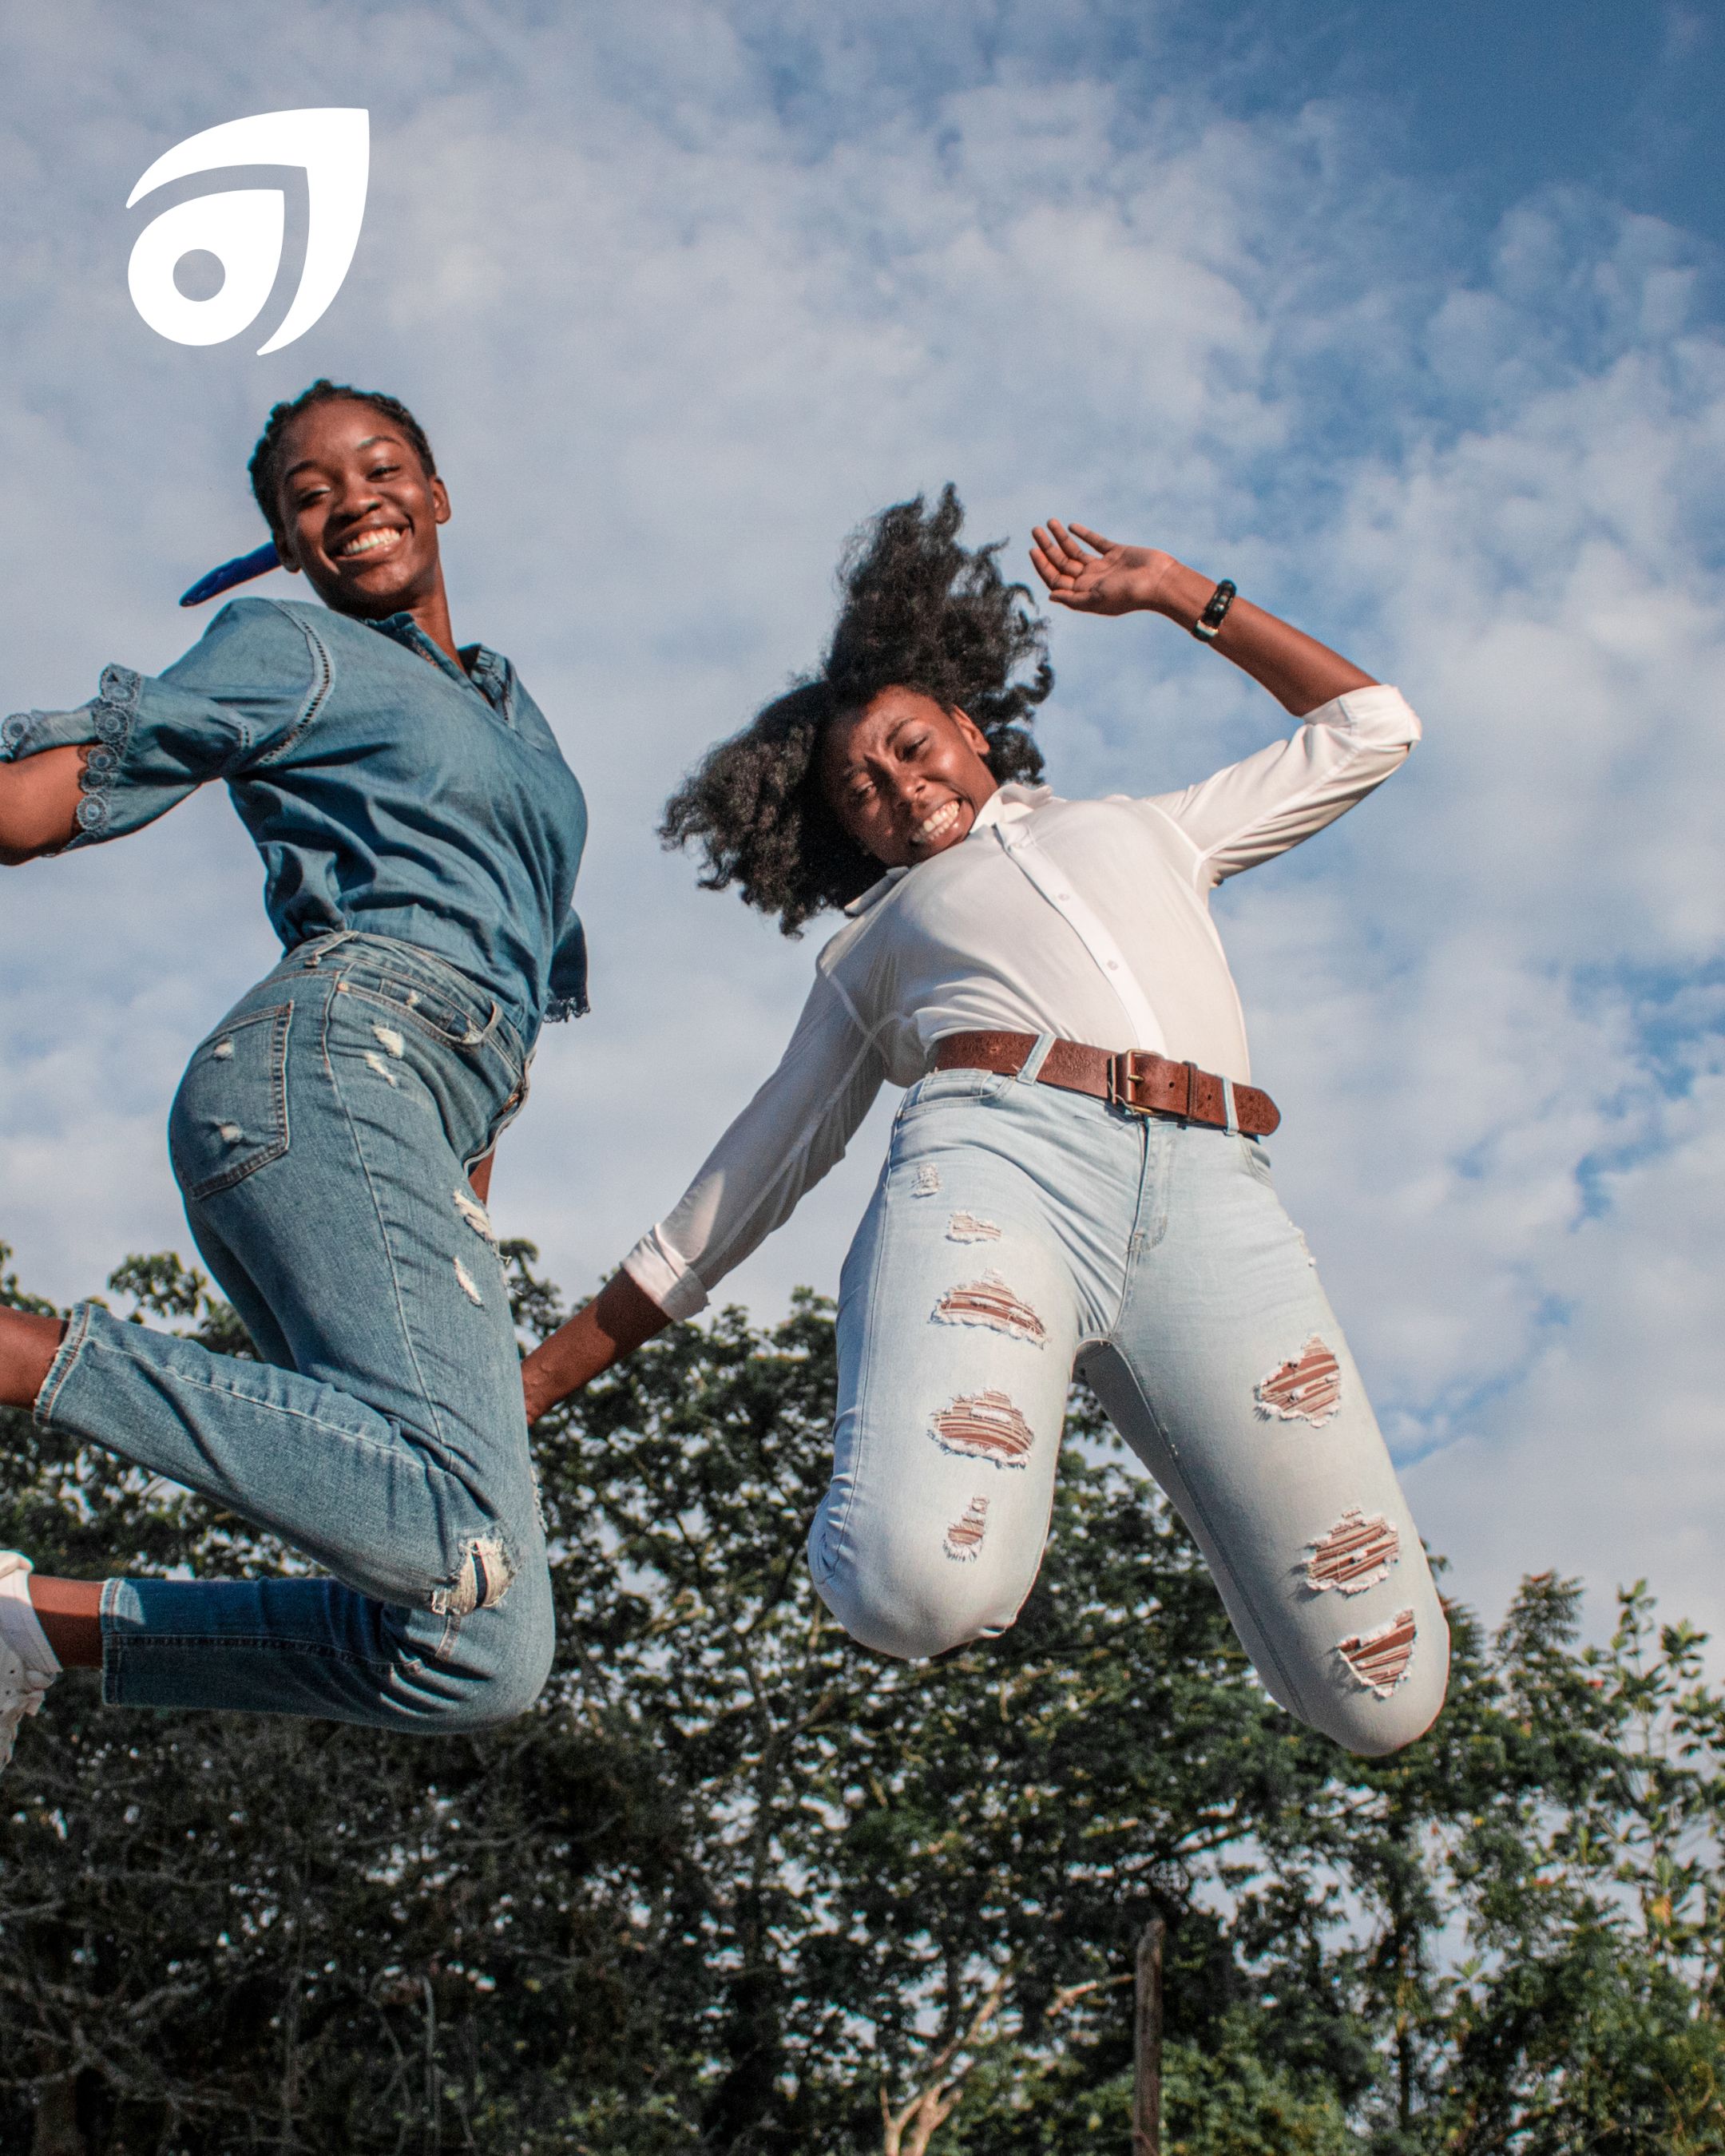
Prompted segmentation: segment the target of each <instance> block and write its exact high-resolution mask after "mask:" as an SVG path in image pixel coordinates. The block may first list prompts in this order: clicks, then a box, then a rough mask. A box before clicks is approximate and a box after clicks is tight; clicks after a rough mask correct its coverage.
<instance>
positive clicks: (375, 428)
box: [276, 398, 449, 620]
mask: <svg viewBox="0 0 1725 2156" xmlns="http://www.w3.org/2000/svg"><path fill="white" fill-rule="evenodd" d="M280 473H281V477H280V480H279V481H278V482H277V488H276V506H277V511H278V513H279V515H280V520H281V526H282V534H283V536H282V537H281V539H280V540H279V541H278V542H277V544H278V547H279V550H280V554H281V557H282V562H283V564H284V566H285V567H288V568H290V569H303V570H304V571H305V574H306V576H307V577H309V578H310V580H311V584H312V586H313V588H314V589H315V590H316V593H317V595H318V597H319V598H321V600H322V601H323V603H324V604H325V605H326V606H328V607H332V608H334V609H335V610H336V613H347V614H357V615H358V616H360V617H361V618H362V619H372V620H378V619H382V617H384V616H385V615H388V614H393V613H403V612H411V611H414V610H417V609H418V608H420V607H422V606H424V604H425V603H428V602H429V601H431V600H433V599H434V598H437V597H439V596H440V594H441V592H442V588H443V568H442V565H441V563H440V562H439V557H438V544H437V527H438V526H439V524H444V523H447V522H448V521H449V495H448V494H447V493H446V492H445V491H444V483H443V481H442V480H440V479H435V478H434V477H432V476H431V475H429V473H428V472H427V471H426V470H425V467H424V465H422V464H421V463H420V461H419V456H418V451H417V450H416V449H414V447H413V444H412V443H411V442H410V441H409V440H408V439H407V437H406V435H404V434H403V433H402V432H401V430H400V429H398V427H397V426H396V424H395V423H394V422H393V420H391V419H390V418H388V417H387V416H386V415H385V414H384V413H382V412H379V411H377V409H376V408H374V407H373V406H372V405H370V404H360V403H353V402H352V401H350V400H349V399H347V398H330V399H327V400H326V401H325V402H324V403H318V404H313V405H311V406H310V407H309V408H307V409H306V410H305V411H304V412H302V413H300V415H299V417H298V418H296V419H295V420H294V421H293V422H292V423H291V424H290V426H289V428H288V429H287V431H286V433H285V434H284V435H283V437H282V443H281V456H280Z"/></svg>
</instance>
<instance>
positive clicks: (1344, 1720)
mask: <svg viewBox="0 0 1725 2156" xmlns="http://www.w3.org/2000/svg"><path fill="white" fill-rule="evenodd" d="M1325 1675H1326V1678H1327V1686H1326V1689H1325V1690H1324V1691H1323V1692H1322V1695H1321V1696H1320V1697H1317V1699H1316V1700H1314V1701H1312V1702H1310V1705H1311V1707H1312V1711H1311V1712H1308V1713H1306V1714H1304V1715H1302V1716H1301V1719H1302V1720H1304V1721H1306V1722H1309V1723H1310V1724H1311V1725H1312V1727H1313V1728H1315V1729H1317V1730H1321V1731H1322V1733H1323V1734H1324V1735H1325V1736H1326V1737H1328V1738H1331V1739H1332V1741H1333V1742H1334V1743H1337V1744H1339V1745H1341V1746H1342V1747H1343V1749H1344V1750H1346V1751H1348V1752H1352V1753H1355V1754H1357V1755H1358V1757H1359V1758H1366V1759H1381V1758H1384V1757H1385V1756H1386V1755H1387V1754H1389V1753H1392V1752H1399V1751H1400V1750H1402V1748H1404V1746H1406V1745H1409V1744H1411V1743H1414V1740H1415V1739H1416V1738H1420V1737H1423V1736H1424V1735H1425V1732H1426V1731H1427V1730H1428V1729H1430V1727H1431V1725H1432V1724H1433V1722H1435V1721H1436V1720H1437V1717H1438V1715H1439V1713H1440V1711H1441V1709H1442V1707H1443V1704H1444V1696H1445V1691H1447V1689H1448V1686H1449V1676H1450V1628H1449V1626H1448V1625H1447V1624H1446V1623H1445V1621H1444V1618H1443V1616H1442V1614H1441V1613H1440V1611H1438V1610H1435V1609H1434V1610H1431V1611H1430V1612H1424V1611H1422V1612H1420V1613H1418V1614H1416V1613H1415V1611H1414V1609H1410V1608H1404V1609H1397V1610H1394V1611H1393V1612H1392V1613H1391V1614H1390V1615H1389V1616H1388V1617H1387V1618H1385V1619H1384V1620H1383V1621H1381V1622H1380V1623H1378V1624H1376V1625H1367V1626H1363V1627H1361V1629H1359V1630H1356V1631H1353V1632H1349V1633H1346V1634H1344V1635H1343V1637H1342V1639H1341V1640H1339V1641H1338V1642H1337V1645H1336V1647H1335V1649H1334V1650H1333V1655H1332V1661H1331V1666H1330V1667H1329V1668H1328V1670H1327V1671H1326V1672H1325Z"/></svg>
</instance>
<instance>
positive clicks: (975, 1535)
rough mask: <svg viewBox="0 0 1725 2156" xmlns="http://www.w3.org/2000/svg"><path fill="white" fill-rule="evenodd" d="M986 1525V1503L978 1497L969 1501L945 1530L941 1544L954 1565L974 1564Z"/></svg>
mask: <svg viewBox="0 0 1725 2156" xmlns="http://www.w3.org/2000/svg"><path fill="white" fill-rule="evenodd" d="M987 1530H988V1499H987V1498H986V1497H984V1496H980V1495H978V1496H974V1497H973V1498H972V1499H971V1501H970V1502H969V1503H968V1505H967V1506H966V1507H965V1508H964V1510H963V1512H961V1513H960V1514H959V1515H958V1517H957V1519H956V1520H954V1521H953V1522H952V1525H951V1527H948V1528H947V1532H946V1538H945V1541H944V1543H943V1544H942V1547H943V1548H945V1550H946V1553H947V1556H948V1557H949V1558H952V1561H953V1563H955V1564H974V1563H976V1556H977V1552H978V1550H979V1549H980V1548H982V1546H983V1535H984V1533H986V1532H987Z"/></svg>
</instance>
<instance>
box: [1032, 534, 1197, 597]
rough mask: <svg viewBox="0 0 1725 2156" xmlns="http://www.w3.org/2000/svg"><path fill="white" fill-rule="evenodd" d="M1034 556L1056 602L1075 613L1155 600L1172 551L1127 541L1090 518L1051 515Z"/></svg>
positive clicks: (1033, 551) (1035, 543)
mask: <svg viewBox="0 0 1725 2156" xmlns="http://www.w3.org/2000/svg"><path fill="white" fill-rule="evenodd" d="M1030 559H1031V562H1033V563H1034V567H1035V570H1036V573H1037V575H1038V576H1039V577H1041V579H1042V581H1043V583H1045V585H1047V587H1048V595H1049V597H1050V599H1052V600H1053V602H1054V603H1055V605H1056V606H1063V607H1070V608H1072V610H1073V611H1074V613H1137V612H1138V611H1140V610H1141V609H1142V608H1145V607H1147V606H1149V605H1150V604H1151V603H1153V600H1154V598H1155V597H1156V593H1157V591H1158V588H1160V586H1161V583H1162V581H1163V577H1165V576H1166V575H1167V574H1168V570H1169V569H1170V568H1172V567H1173V555H1172V554H1163V553H1159V552H1157V550H1156V549H1155V548H1154V547H1122V546H1120V545H1118V544H1117V542H1115V541H1114V540H1112V539H1105V538H1104V537H1103V536H1102V535H1101V532H1100V531H1091V529H1090V527H1089V526H1088V525H1085V524H1070V525H1068V524H1062V523H1061V522H1060V519H1059V518H1058V517H1054V516H1051V517H1050V519H1049V521H1048V522H1047V523H1046V524H1045V525H1042V524H1039V525H1038V526H1036V531H1035V538H1034V543H1033V545H1032V547H1031V548H1030Z"/></svg>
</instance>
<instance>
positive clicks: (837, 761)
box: [821, 689, 996, 869]
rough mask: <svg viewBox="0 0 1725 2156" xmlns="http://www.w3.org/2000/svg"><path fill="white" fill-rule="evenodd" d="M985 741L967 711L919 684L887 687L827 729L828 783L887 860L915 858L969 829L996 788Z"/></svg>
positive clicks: (831, 794) (842, 815)
mask: <svg viewBox="0 0 1725 2156" xmlns="http://www.w3.org/2000/svg"><path fill="white" fill-rule="evenodd" d="M987 756H988V739H987V737H986V736H985V735H984V734H983V731H982V729H981V728H980V727H979V726H976V725H974V724H973V722H972V721H971V720H970V719H969V718H968V717H967V716H966V715H965V714H964V713H963V711H948V710H947V708H946V706H944V705H943V704H940V703H937V701H935V699H934V698H933V697H932V696H924V695H923V694H922V691H921V690H917V689H883V690H881V692H880V695H879V696H876V697H875V701H873V703H871V704H870V705H869V706H868V707H867V709H866V710H865V711H859V712H857V713H855V715H854V716H850V717H848V718H843V719H839V720H836V721H834V723H833V725H831V726H829V728H828V729H827V731H826V736H825V738H824V741H823V742H822V744H821V783H822V785H823V787H824V790H825V793H826V797H827V799H828V801H829V803H830V804H831V806H832V809H833V813H834V815H836V816H837V818H838V819H839V823H840V824H842V825H843V826H844V828H845V830H846V831H847V832H848V833H849V834H850V836H851V837H852V838H853V839H855V841H856V842H857V844H859V845H860V846H861V847H863V848H864V849H865V850H866V851H867V852H869V853H870V854H872V855H874V857H875V860H877V861H880V862H881V863H883V864H884V865H885V866H886V867H887V868H890V869H898V868H911V867H914V866H915V865H916V863H917V862H918V861H926V860H931V859H932V857H933V856H934V855H936V854H942V853H944V852H945V851H946V850H947V847H948V846H956V845H957V844H958V843H959V841H960V840H961V839H964V838H967V837H968V835H969V834H970V829H971V826H972V825H973V824H974V823H975V821H976V817H977V811H978V809H979V808H981V807H982V805H983V803H984V802H985V801H986V800H987V799H988V796H989V795H990V794H991V793H993V792H994V791H995V787H996V780H995V778H994V774H993V772H992V771H991V770H990V769H989V768H988V762H987V761H986V759H987Z"/></svg>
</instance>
